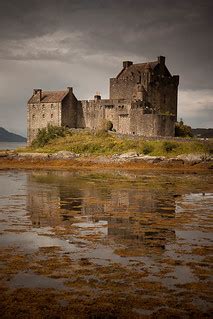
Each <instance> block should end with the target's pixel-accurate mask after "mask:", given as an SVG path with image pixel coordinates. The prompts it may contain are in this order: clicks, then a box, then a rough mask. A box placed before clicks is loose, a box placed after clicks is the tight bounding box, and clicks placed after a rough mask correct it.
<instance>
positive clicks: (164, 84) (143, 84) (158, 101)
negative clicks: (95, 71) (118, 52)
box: [27, 56, 179, 143]
mask: <svg viewBox="0 0 213 319" xmlns="http://www.w3.org/2000/svg"><path fill="white" fill-rule="evenodd" d="M178 84H179V76H178V75H173V76H172V75H171V73H170V72H169V70H168V69H167V67H166V65H165V57H163V56H159V57H158V59H157V61H154V62H147V63H139V64H134V63H133V62H131V61H124V62H123V68H122V70H121V72H120V73H119V74H118V75H117V76H116V78H111V79H110V97H109V99H102V98H101V96H100V95H99V94H96V95H95V96H94V100H89V101H88V100H77V98H76V97H75V95H74V94H73V89H72V88H71V87H68V88H67V90H64V91H43V90H41V89H34V90H33V95H32V97H31V98H30V99H29V101H28V115H27V123H28V143H31V142H32V141H33V139H34V138H35V137H36V135H37V133H38V130H39V129H41V128H43V127H47V125H48V124H52V125H56V126H66V127H69V128H91V129H99V128H101V127H102V126H103V122H104V121H111V122H112V124H113V129H114V130H115V131H116V132H118V133H122V134H136V135H142V136H174V127H175V122H176V120H177V93H178Z"/></svg>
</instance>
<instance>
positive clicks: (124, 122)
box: [77, 100, 175, 136]
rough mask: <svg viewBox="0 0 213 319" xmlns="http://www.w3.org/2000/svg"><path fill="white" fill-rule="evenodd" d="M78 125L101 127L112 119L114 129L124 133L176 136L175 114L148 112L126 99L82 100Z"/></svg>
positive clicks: (92, 127) (93, 127)
mask: <svg viewBox="0 0 213 319" xmlns="http://www.w3.org/2000/svg"><path fill="white" fill-rule="evenodd" d="M78 107H80V108H81V111H80V112H79V114H81V116H78V124H77V127H81V128H85V127H88V128H91V129H101V128H103V123H104V121H111V122H112V123H113V129H115V130H116V132H118V133H122V134H137V135H143V136H174V127H175V116H172V115H161V114H146V113H144V109H143V108H139V107H133V105H131V102H130V101H126V100H100V101H98V102H96V101H81V104H79V106H78Z"/></svg>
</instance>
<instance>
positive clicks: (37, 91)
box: [33, 89, 42, 102]
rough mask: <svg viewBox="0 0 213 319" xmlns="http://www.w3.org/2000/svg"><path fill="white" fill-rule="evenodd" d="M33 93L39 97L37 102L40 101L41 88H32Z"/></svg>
mask: <svg viewBox="0 0 213 319" xmlns="http://www.w3.org/2000/svg"><path fill="white" fill-rule="evenodd" d="M33 95H37V97H38V98H39V102H40V101H41V98H42V89H33Z"/></svg>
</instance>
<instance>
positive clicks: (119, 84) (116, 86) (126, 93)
mask: <svg viewBox="0 0 213 319" xmlns="http://www.w3.org/2000/svg"><path fill="white" fill-rule="evenodd" d="M136 83H137V82H135V80H134V79H117V78H112V79H110V96H109V97H110V99H130V98H131V96H132V94H133V90H134V86H135V84H136Z"/></svg>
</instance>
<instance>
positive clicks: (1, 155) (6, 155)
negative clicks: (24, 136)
mask: <svg viewBox="0 0 213 319" xmlns="http://www.w3.org/2000/svg"><path fill="white" fill-rule="evenodd" d="M0 157H8V153H7V152H1V153H0Z"/></svg>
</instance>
